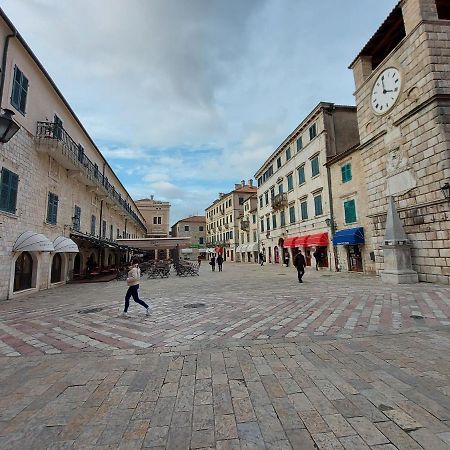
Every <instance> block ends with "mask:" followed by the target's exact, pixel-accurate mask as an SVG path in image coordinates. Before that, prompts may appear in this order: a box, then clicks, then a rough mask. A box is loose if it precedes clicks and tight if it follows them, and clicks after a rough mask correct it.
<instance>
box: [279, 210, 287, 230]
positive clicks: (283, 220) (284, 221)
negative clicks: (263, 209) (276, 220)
mask: <svg viewBox="0 0 450 450" xmlns="http://www.w3.org/2000/svg"><path fill="white" fill-rule="evenodd" d="M280 222H281V226H282V227H284V226H285V225H286V217H285V214H284V211H281V213H280Z"/></svg>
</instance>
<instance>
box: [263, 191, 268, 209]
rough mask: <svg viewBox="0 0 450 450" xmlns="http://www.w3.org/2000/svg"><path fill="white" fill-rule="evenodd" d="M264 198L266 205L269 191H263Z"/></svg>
mask: <svg viewBox="0 0 450 450" xmlns="http://www.w3.org/2000/svg"><path fill="white" fill-rule="evenodd" d="M264 200H265V201H266V206H267V205H268V204H269V191H266V192H264Z"/></svg>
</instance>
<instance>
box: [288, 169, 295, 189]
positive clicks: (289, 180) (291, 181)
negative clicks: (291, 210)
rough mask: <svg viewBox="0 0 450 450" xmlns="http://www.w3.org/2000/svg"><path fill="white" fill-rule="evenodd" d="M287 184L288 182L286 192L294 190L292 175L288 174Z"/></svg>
mask: <svg viewBox="0 0 450 450" xmlns="http://www.w3.org/2000/svg"><path fill="white" fill-rule="evenodd" d="M287 182H288V191H290V190H291V189H294V180H293V178H292V173H290V174H289V175H288V176H287Z"/></svg>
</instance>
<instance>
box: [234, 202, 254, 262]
mask: <svg viewBox="0 0 450 450" xmlns="http://www.w3.org/2000/svg"><path fill="white" fill-rule="evenodd" d="M238 229H239V232H238V238H239V243H238V246H237V248H236V260H237V261H241V262H253V263H257V262H259V257H258V255H259V233H258V200H257V196H256V194H254V195H252V196H251V197H248V198H247V200H245V201H244V212H243V215H242V216H241V217H240V218H239V219H238Z"/></svg>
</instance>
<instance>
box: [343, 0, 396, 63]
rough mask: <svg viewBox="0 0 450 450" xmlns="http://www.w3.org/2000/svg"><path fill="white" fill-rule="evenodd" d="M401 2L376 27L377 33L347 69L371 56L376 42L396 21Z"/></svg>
mask: <svg viewBox="0 0 450 450" xmlns="http://www.w3.org/2000/svg"><path fill="white" fill-rule="evenodd" d="M402 1H403V0H400V1H399V2H398V3H397V4H396V5H395V7H394V9H393V10H392V11H391V12H390V13H389V15H388V16H387V17H386V19H385V21H384V22H383V23H382V24H381V25H380V26H379V27H378V29H377V31H375V34H374V35H373V36H372V37H371V38H370V39H369V41H368V42H367V44H366V45H365V46H364V47H363V49H362V50H361V51H360V52H359V53H358V55H357V56H356V58H355V59H354V60H353V61H352V63H351V64H350V66H349V67H348V68H349V69H351V68H353V65H354V64H355V62H356V60H357V59H358V58H359V57H360V56H364V55H368V54H371V52H372V50H373V48H374V46H375V44H376V42H378V41H379V40H380V39H382V38H383V37H384V34H385V30H386V28H390V26H391V25H392V23H393V22H394V21H395V20H396V18H397V15H398V12H399V8H400V4H401V3H402ZM400 14H401V10H400Z"/></svg>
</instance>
